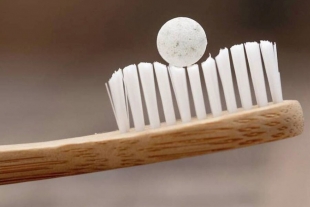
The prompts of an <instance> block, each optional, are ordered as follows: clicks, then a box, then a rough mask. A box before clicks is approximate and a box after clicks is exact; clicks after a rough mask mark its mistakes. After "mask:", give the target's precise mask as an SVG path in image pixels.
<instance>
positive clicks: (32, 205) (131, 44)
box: [0, 0, 310, 207]
mask: <svg viewBox="0 0 310 207" xmlns="http://www.w3.org/2000/svg"><path fill="white" fill-rule="evenodd" d="M309 9H310V2H309V1H307V0H300V1H293V0H285V1H270V0H252V1H247V0H236V1H229V0H227V1H225V0H217V1H215V0H214V1H207V0H204V1H198V0H191V1H177V0H165V1H163V0H157V1H145V0H133V1H125V0H114V1H112V0H110V1H108V0H92V1H86V0H84V1H83V0H66V1H60V0H54V1H42V0H27V1H25V0H14V1H10V0H1V1H0V97H1V99H0V144H15V143H26V142H39V141H45V140H56V139H63V138H69V137H77V136H83V135H89V134H93V133H101V132H105V131H111V130H114V129H116V123H115V121H114V119H113V118H112V116H113V113H112V110H111V107H110V104H109V101H108V96H107V94H106V91H105V87H104V83H105V82H106V81H107V80H108V78H109V77H110V75H111V74H112V72H113V71H114V70H116V69H118V68H123V67H124V66H126V65H129V64H132V63H139V62H141V61H149V62H153V61H161V62H163V60H162V59H161V57H160V56H159V54H158V52H157V48H156V35H157V32H158V30H159V29H160V27H161V25H162V24H163V23H164V22H166V21H167V20H169V19H171V18H174V17H177V16H187V17H190V18H193V19H195V20H196V21H198V22H199V23H200V24H201V25H202V27H203V28H204V29H205V31H206V33H207V36H208V41H209V44H208V47H207V52H206V54H205V56H204V57H203V58H202V60H204V59H206V57H207V56H208V53H209V52H210V53H212V54H213V56H215V55H217V53H218V50H219V49H220V48H221V47H230V46H232V45H233V44H237V43H243V42H246V41H259V40H261V39H268V40H271V41H276V42H277V45H278V58H279V66H280V72H281V77H282V84H283V93H284V98H285V99H296V100H299V101H300V102H301V104H302V106H303V109H304V113H305V131H304V133H303V135H301V136H299V137H297V138H292V139H288V140H283V141H280V142H275V143H269V144H265V145H260V146H254V147H249V148H244V149H238V150H232V151H227V152H222V153H217V154H211V155H205V156H200V157H195V158H187V159H183V160H177V161H170V162H165V163H158V164H152V165H147V166H140V167H133V168H126V169H118V170H113V171H107V172H100V173H93V174H87V175H80V176H74V177H67V178H58V179H52V180H46V181H36V182H29V183H23V184H14V185H7V186H0V206H4V207H16V206H22V207H28V206H29V207H41V206H45V207H54V206H55V207H56V206H57V207H71V206H72V207H73V206H74V207H84V206H88V207H93V206H94V207H95V206H117V207H118V206H119V207H123V206H128V207H129V206H139V207H153V206H154V207H155V206H166V207H183V206H184V207H185V206H186V207H188V206H195V207H200V206H212V207H226V206H230V207H246V206H251V207H275V206H281V207H291V206H296V207H308V206H309V205H310V148H309V144H310V141H309V137H308V135H309V134H310V128H309V121H308V120H309V119H310V113H309V110H310V104H309V101H310V92H309V87H310V84H309V81H310V80H309V78H310V70H309V66H310V58H309V55H310V38H309V35H310V26H309V24H310V12H309ZM200 62H201V61H200Z"/></svg>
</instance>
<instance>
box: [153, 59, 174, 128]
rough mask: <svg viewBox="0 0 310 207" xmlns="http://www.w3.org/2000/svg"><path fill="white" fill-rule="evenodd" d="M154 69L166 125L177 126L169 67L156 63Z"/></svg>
mask: <svg viewBox="0 0 310 207" xmlns="http://www.w3.org/2000/svg"><path fill="white" fill-rule="evenodd" d="M154 68H155V74H156V79H157V84H158V88H159V93H160V97H161V101H162V105H163V110H164V115H165V120H166V123H167V125H172V124H175V122H176V118H175V112H174V107H173V102H172V95H171V87H170V83H169V75H168V70H167V66H166V65H163V64H161V63H158V62H155V63H154Z"/></svg>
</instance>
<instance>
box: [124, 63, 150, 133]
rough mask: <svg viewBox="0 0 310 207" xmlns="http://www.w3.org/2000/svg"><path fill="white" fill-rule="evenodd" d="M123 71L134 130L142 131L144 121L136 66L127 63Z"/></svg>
mask: <svg viewBox="0 0 310 207" xmlns="http://www.w3.org/2000/svg"><path fill="white" fill-rule="evenodd" d="M123 72H124V83H125V86H126V89H127V93H128V100H129V106H130V109H131V112H132V113H131V114H132V117H133V122H134V126H135V130H136V131H142V130H144V127H145V122H144V115H143V108H142V100H141V91H140V84H139V77H138V72H137V67H136V65H129V66H127V67H125V68H124V70H123Z"/></svg>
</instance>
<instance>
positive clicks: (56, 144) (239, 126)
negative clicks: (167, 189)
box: [0, 101, 303, 185]
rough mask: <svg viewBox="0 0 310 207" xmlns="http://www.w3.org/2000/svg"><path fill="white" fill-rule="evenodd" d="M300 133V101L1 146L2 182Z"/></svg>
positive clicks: (165, 157) (202, 151)
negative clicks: (121, 130)
mask: <svg viewBox="0 0 310 207" xmlns="http://www.w3.org/2000/svg"><path fill="white" fill-rule="evenodd" d="M302 131H303V113H302V108H301V106H300V104H299V102H298V101H284V102H283V103H279V104H270V105H269V106H267V107H262V108H258V107H255V108H254V109H252V110H250V111H242V110H239V111H238V112H237V113H234V114H225V115H223V116H221V117H218V118H212V117H208V118H207V119H205V120H193V121H192V122H190V123H187V124H182V123H178V124H177V125H174V126H162V127H161V128H160V129H155V130H153V129H147V130H145V131H143V132H129V133H125V134H120V133H119V132H118V131H115V132H109V133H104V134H96V135H90V136H85V137H79V138H71V139H64V140H57V141H50V142H42V143H31V144H19V145H5V146H0V184H2V185H3V184H11V183H19V182H26V181H32V180H41V179H48V178H55V177H62V176H69V175H77V174H83V173H90V172H96V171H103V170H110V169H115V168H122V167H130V166H136V165H144V164H149V163H155V162H161V161H167V160H173V159H179V158H183V157H190V156H197V155H202V154H208V153H214V152H220V151H224V150H229V149H235V148H240V147H246V146H250V145H256V144H260V143H266V142H271V141H276V140H280V139H284V138H288V137H294V136H296V135H299V134H301V132H302Z"/></svg>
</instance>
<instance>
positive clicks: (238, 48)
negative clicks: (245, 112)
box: [230, 44, 253, 109]
mask: <svg viewBox="0 0 310 207" xmlns="http://www.w3.org/2000/svg"><path fill="white" fill-rule="evenodd" d="M230 52H231V56H232V60H233V64H234V69H235V73H236V78H237V84H238V89H239V94H240V99H241V104H242V107H243V108H244V109H251V108H252V106H253V103H252V98H251V90H250V83H249V76H248V70H247V66H246V59H245V54H244V48H243V44H240V45H234V46H232V47H231V48H230Z"/></svg>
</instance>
